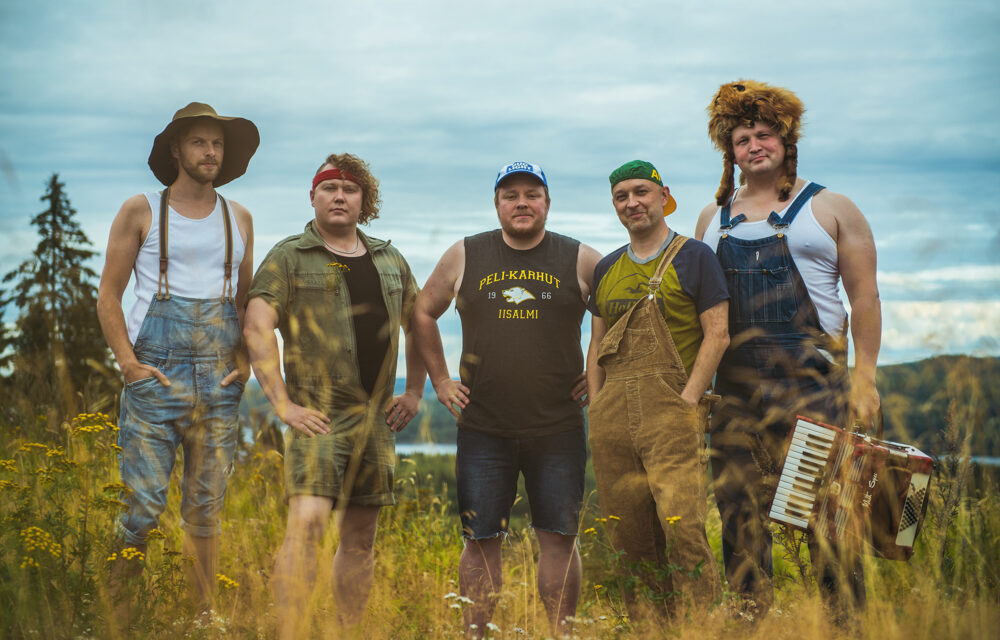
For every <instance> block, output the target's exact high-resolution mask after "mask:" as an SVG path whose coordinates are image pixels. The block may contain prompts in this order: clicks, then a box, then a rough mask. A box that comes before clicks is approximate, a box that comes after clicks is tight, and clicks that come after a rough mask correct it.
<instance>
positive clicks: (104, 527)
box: [0, 414, 1000, 640]
mask: <svg viewBox="0 0 1000 640" xmlns="http://www.w3.org/2000/svg"><path fill="white" fill-rule="evenodd" d="M116 437H117V433H116V428H115V425H114V424H113V423H111V422H110V421H109V420H108V419H107V418H106V417H105V416H103V415H99V414H82V415H80V416H77V417H76V418H75V419H73V420H72V421H69V422H67V423H65V424H63V425H62V427H61V429H60V430H59V432H58V433H52V432H51V431H50V432H48V435H47V437H46V438H40V439H42V440H44V441H35V440H33V439H29V438H26V437H24V436H23V435H22V433H21V431H20V430H18V429H5V430H4V431H3V432H2V441H0V637H2V638H120V637H130V636H129V635H127V634H126V633H124V632H123V630H122V629H119V628H117V626H116V625H115V623H114V618H113V616H111V615H110V611H111V610H112V603H111V602H110V596H109V591H108V572H109V567H110V565H111V562H112V559H113V558H115V557H118V556H116V554H122V553H123V552H122V550H121V549H118V548H116V547H115V544H114V520H115V518H116V516H117V515H118V514H119V513H120V511H121V509H122V506H123V505H122V503H121V502H120V501H119V499H118V497H119V492H120V490H121V485H120V484H119V483H118V471H117V456H118V451H117V446H116V445H115V442H116ZM952 438H953V439H954V441H955V442H956V443H957V445H959V446H958V447H957V449H959V450H960V448H961V447H960V444H961V442H962V438H963V434H962V433H959V432H958V430H955V433H953V434H952ZM452 464H453V459H452V458H450V457H448V456H430V457H425V456H413V457H411V458H401V459H400V460H399V461H398V464H397V469H396V478H397V479H396V482H397V498H398V505H397V506H396V507H394V508H389V509H384V510H383V513H382V516H381V520H380V523H379V526H380V529H379V534H378V540H377V543H376V550H375V554H376V568H375V571H376V576H375V586H374V589H373V592H372V597H371V601H370V603H369V608H368V611H367V613H366V615H365V619H364V622H363V629H362V637H365V638H401V639H403V638H458V637H461V609H462V607H463V606H465V605H464V604H463V602H462V601H461V599H460V598H458V597H456V596H455V593H456V592H457V591H458V586H457V576H458V558H459V553H460V551H461V539H460V535H459V528H458V518H457V515H456V513H455V511H456V510H455V505H454V498H453V496H454V480H453V478H454V474H453V470H452V468H451V465H452ZM280 470H281V458H280V455H279V454H278V453H276V452H275V451H272V450H261V449H249V450H246V451H243V452H241V456H240V461H239V462H238V464H237V467H236V472H235V473H234V474H233V476H232V478H231V480H230V484H229V491H228V494H227V503H226V509H225V515H224V519H223V524H222V528H223V533H222V538H221V541H222V546H221V553H220V562H219V575H218V596H217V601H216V611H215V615H214V617H213V618H212V619H211V620H204V619H201V620H196V619H195V618H193V617H192V616H191V614H190V612H189V611H188V609H187V608H186V607H185V605H184V604H183V601H184V594H185V593H186V589H185V587H184V582H183V575H184V562H186V560H185V558H184V557H183V556H182V554H181V553H180V552H179V549H180V548H181V532H180V529H179V527H178V522H177V517H178V516H177V511H178V509H177V503H178V499H179V490H178V488H177V487H176V486H173V487H172V489H171V493H170V506H169V507H168V511H167V513H166V514H165V515H164V517H163V518H162V520H161V524H160V528H159V529H158V530H156V531H155V532H154V534H153V535H152V536H151V539H150V544H149V549H148V557H134V558H131V559H129V560H128V562H142V563H144V564H145V567H146V570H145V572H144V573H143V575H142V578H141V579H140V580H138V581H137V582H136V584H135V585H134V586H133V588H134V593H135V602H136V604H135V606H134V608H133V616H134V619H133V630H132V634H133V636H132V637H149V638H175V637H189V638H269V637H273V635H274V625H275V620H274V615H273V609H272V605H271V591H270V588H269V579H270V575H271V572H272V568H273V564H274V556H275V553H276V552H277V550H278V547H279V546H280V543H281V540H282V536H283V534H284V527H285V515H286V511H285V505H284V501H283V493H282V485H281V474H280ZM994 481H995V479H994V478H993V477H991V476H990V475H989V474H985V475H983V474H972V473H971V470H970V467H969V466H968V463H965V464H957V463H955V462H954V461H944V462H942V463H941V464H939V471H938V474H937V476H936V477H935V479H934V483H933V492H932V496H931V503H930V507H929V509H928V513H927V519H926V520H925V524H924V529H923V531H922V532H921V536H920V538H919V541H918V549H917V553H916V555H915V556H914V558H913V559H912V560H911V561H910V562H909V563H899V562H887V561H880V560H874V559H869V560H868V566H867V567H866V569H867V576H868V597H869V606H868V608H867V610H866V611H865V612H864V613H863V614H862V615H861V616H860V617H859V619H858V621H857V624H856V625H855V627H854V628H853V629H852V630H850V631H843V630H839V629H837V628H832V627H830V626H829V625H828V624H827V622H826V619H825V617H824V614H823V612H822V608H821V605H820V603H819V598H818V596H817V595H816V588H815V585H814V584H813V583H812V582H811V581H810V580H809V579H808V578H803V576H802V574H801V569H802V568H803V567H802V566H801V564H802V562H804V561H805V560H804V558H799V559H798V561H796V555H795V554H794V549H791V550H789V549H782V548H780V547H779V546H778V545H776V554H777V555H778V556H779V557H777V558H776V587H777V594H776V603H775V608H774V610H773V611H772V613H771V615H770V616H768V617H767V618H765V619H764V620H761V621H757V622H756V623H755V624H750V623H748V622H746V621H742V620H737V619H734V618H733V616H731V615H730V614H729V608H728V607H727V604H728V602H729V600H730V596H727V597H726V600H725V601H724V602H723V603H722V604H721V606H720V607H718V608H717V609H716V610H715V612H714V613H713V614H712V615H711V616H710V617H709V619H708V620H704V621H699V622H698V623H697V624H696V623H692V622H688V623H685V624H681V625H678V626H676V627H671V628H659V627H651V626H649V625H648V624H644V623H642V622H636V621H632V620H629V619H628V617H627V616H626V615H625V612H624V607H623V605H622V599H621V592H620V587H621V585H622V584H623V582H622V580H621V579H620V578H618V577H617V575H616V573H615V572H614V571H613V566H614V563H615V558H616V553H615V550H614V549H612V548H610V545H609V542H608V540H609V536H608V529H607V527H608V526H613V524H614V523H613V522H612V523H605V522H601V521H599V520H597V517H598V516H599V510H598V509H597V504H596V499H597V498H596V495H594V494H593V493H591V494H590V495H589V497H588V505H587V510H586V514H585V516H584V518H583V522H582V523H581V524H582V526H581V531H584V532H585V533H583V534H581V538H580V549H581V555H582V558H583V565H584V587H583V594H582V598H581V605H580V607H579V611H578V619H577V621H576V623H575V627H574V633H575V634H576V636H578V637H580V638H661V637H674V638H721V637H726V638H729V637H733V636H736V637H747V638H761V639H763V638H767V639H772V638H828V637H852V638H853V637H862V638H873V639H874V638H877V639H879V640H895V639H899V640H904V639H905V640H920V639H924V638H927V639H932V638H933V639H935V640H938V639H940V638H994V637H997V634H998V633H1000V602H998V600H1000V494H998V491H997V487H996V485H995V484H994ZM706 499H709V498H708V497H706ZM522 506H523V505H518V508H520V507H522ZM710 507H711V508H710V509H709V513H710V516H711V517H712V519H711V520H710V523H709V538H710V540H711V542H712V545H713V548H714V549H715V550H716V553H717V554H718V547H719V523H718V516H717V513H716V511H715V508H714V505H710ZM519 513H521V514H522V515H520V516H519V517H518V518H516V519H515V521H514V522H513V526H512V532H513V535H511V536H510V538H509V540H508V543H507V544H506V546H505V548H504V558H505V565H504V588H503V592H502V595H501V597H500V599H499V605H498V607H497V613H496V616H495V618H494V621H493V622H494V624H495V628H494V629H492V630H491V635H492V637H495V638H544V637H547V636H548V624H547V621H546V618H545V613H544V610H543V608H542V605H541V602H540V600H539V598H538V596H537V590H536V588H535V586H534V582H535V573H534V572H535V564H534V558H535V557H536V554H537V546H536V545H535V543H534V541H533V538H532V536H531V534H530V532H529V529H528V528H527V526H526V523H525V520H524V517H523V510H522V511H519ZM793 546H794V545H793ZM335 548H336V533H335V531H333V530H332V529H331V533H330V534H328V535H327V538H326V540H325V541H324V546H323V548H322V552H321V557H320V559H319V567H320V576H319V580H318V581H317V584H318V585H319V588H318V589H317V590H316V592H315V594H314V596H313V598H312V600H311V602H310V605H309V613H310V619H311V629H312V635H313V636H314V637H335V636H334V631H333V629H334V627H333V619H334V615H333V611H334V606H335V604H334V603H333V601H332V598H331V596H330V589H329V588H328V586H327V585H328V584H329V582H328V578H329V568H330V565H331V561H332V557H333V551H334V549H335ZM720 566H721V565H720ZM716 570H718V567H717V568H716Z"/></svg>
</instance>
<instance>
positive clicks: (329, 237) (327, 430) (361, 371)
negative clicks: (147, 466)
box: [244, 154, 426, 638]
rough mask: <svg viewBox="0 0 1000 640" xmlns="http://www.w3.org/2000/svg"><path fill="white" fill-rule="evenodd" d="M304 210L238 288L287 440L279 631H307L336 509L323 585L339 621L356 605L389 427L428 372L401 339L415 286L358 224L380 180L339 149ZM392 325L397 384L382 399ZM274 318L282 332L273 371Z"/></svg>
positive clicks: (389, 250) (394, 426) (404, 415)
mask: <svg viewBox="0 0 1000 640" xmlns="http://www.w3.org/2000/svg"><path fill="white" fill-rule="evenodd" d="M309 195H310V199H311V201H312V206H313V211H314V216H315V217H314V219H313V220H310V221H309V223H308V224H306V228H305V231H304V232H303V233H301V234H299V235H296V236H291V237H290V238H286V239H285V240H282V241H281V242H279V243H278V244H277V245H275V247H274V248H273V249H271V251H270V253H268V255H267V257H266V258H265V259H264V262H263V263H262V264H261V266H260V268H259V269H258V270H257V274H256V276H254V280H253V285H252V286H251V288H250V292H249V298H250V302H249V305H248V307H247V313H246V318H247V320H246V329H245V331H244V335H245V338H246V341H247V346H248V348H249V350H250V358H251V362H252V364H253V369H254V373H256V375H257V379H258V380H259V381H260V384H261V387H262V388H263V390H264V393H265V394H266V395H267V398H268V400H270V401H271V404H272V405H273V406H274V409H275V411H276V412H277V414H278V417H279V418H280V419H281V420H282V421H283V422H284V423H285V424H287V425H288V426H289V427H291V429H290V430H289V432H288V435H287V437H286V445H285V491H286V495H287V498H288V527H287V530H286V532H285V540H284V543H283V544H282V547H281V551H280V552H279V554H278V559H277V562H276V566H275V575H274V590H275V598H276V601H277V607H278V609H277V614H278V636H279V637H280V638H295V637H300V636H301V635H307V632H306V630H307V629H308V626H307V623H306V621H305V620H303V615H302V614H303V611H304V608H305V603H306V602H307V601H308V599H309V594H310V592H311V591H312V587H313V584H314V583H315V580H316V554H317V551H318V547H319V542H320V539H321V538H322V536H323V533H324V532H325V531H326V528H327V525H328V523H329V520H330V514H331V512H332V511H333V510H334V509H336V510H337V514H338V519H337V524H338V527H339V530H340V544H339V546H338V548H337V553H336V556H335V557H334V561H333V590H334V596H335V598H336V601H337V619H338V623H339V624H340V625H341V627H342V628H351V627H354V626H356V625H357V623H358V622H359V621H360V619H361V616H362V614H363V613H364V607H365V603H366V602H367V600H368V594H369V593H370V591H371V586H372V578H373V573H374V553H373V548H374V544H375V526H376V522H377V521H378V514H379V510H380V509H381V508H382V507H383V506H387V505H391V504H394V502H395V499H394V497H393V493H392V487H393V465H394V458H395V455H394V435H393V432H395V431H399V430H401V429H403V428H404V427H405V426H406V425H407V423H408V422H409V421H410V419H411V418H412V417H413V416H414V415H415V414H416V412H417V408H418V405H419V403H420V398H421V396H422V395H423V386H424V380H425V378H426V374H425V371H424V367H423V365H422V364H421V361H420V359H419V358H418V357H417V356H416V349H415V347H414V346H413V345H414V344H415V341H413V340H410V339H409V335H410V315H411V311H412V309H413V304H414V301H415V300H416V297H417V285H416V281H415V280H414V278H413V274H412V273H411V272H410V267H409V265H408V264H407V263H406V261H405V260H404V259H403V256H401V255H400V254H399V252H398V251H396V249H394V248H393V247H391V246H390V245H389V243H388V242H386V241H384V240H378V239H376V238H372V237H369V236H367V235H365V234H364V233H362V232H361V231H360V230H359V229H358V224H359V223H360V224H366V223H368V222H369V221H370V220H372V219H374V218H376V217H377V216H378V208H379V204H380V201H379V191H378V181H377V180H376V179H375V177H374V176H373V175H372V174H371V171H370V170H369V168H368V165H367V164H366V163H365V162H364V161H363V160H361V159H360V158H358V157H356V156H353V155H350V154H340V155H331V156H329V157H328V158H327V159H326V162H324V163H323V165H322V166H321V167H320V168H319V170H318V171H317V172H316V176H315V177H314V178H313V188H312V191H311V192H310V194H309ZM400 328H402V329H403V331H405V332H406V334H407V340H406V390H405V392H404V393H403V394H402V395H399V396H396V397H393V389H394V385H395V382H396V354H397V351H398V347H399V330H400ZM275 329H277V330H278V331H279V332H280V333H281V337H282V340H283V341H284V374H285V377H284V379H282V376H281V368H280V366H279V357H278V341H277V338H276V337H275V333H274V332H275Z"/></svg>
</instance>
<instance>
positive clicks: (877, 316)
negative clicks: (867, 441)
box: [816, 192, 882, 426]
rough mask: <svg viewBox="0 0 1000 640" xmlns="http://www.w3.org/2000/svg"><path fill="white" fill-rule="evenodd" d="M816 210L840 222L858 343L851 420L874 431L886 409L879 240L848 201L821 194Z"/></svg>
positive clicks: (840, 251)
mask: <svg viewBox="0 0 1000 640" xmlns="http://www.w3.org/2000/svg"><path fill="white" fill-rule="evenodd" d="M821 196H822V197H821ZM816 208H817V209H818V211H817V215H821V214H822V213H824V212H826V211H829V212H830V213H832V214H833V216H834V217H835V219H836V221H837V235H836V240H837V261H838V263H839V265H840V277H841V280H843V282H844V292H845V293H846V294H847V300H848V301H849V302H850V304H851V322H850V325H851V337H852V338H853V339H854V373H853V375H852V376H851V391H850V412H851V416H850V418H851V420H852V422H853V421H857V422H859V423H861V424H862V425H865V426H868V425H871V424H872V421H873V419H874V418H875V414H876V413H877V412H878V408H879V406H880V404H881V400H880V398H879V395H878V389H876V388H875V368H876V366H877V364H878V352H879V349H880V348H881V345H882V303H881V301H880V300H879V294H878V284H877V283H876V280H875V273H876V266H877V261H876V256H875V240H874V238H873V237H872V231H871V228H870V227H869V226H868V221H867V220H865V217H864V215H863V214H862V213H861V211H860V210H859V209H858V208H857V206H855V204H854V203H853V202H851V200H850V199H848V198H847V197H845V196H842V195H840V194H837V193H826V192H820V193H819V194H818V195H817V196H816Z"/></svg>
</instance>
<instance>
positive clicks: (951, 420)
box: [876, 356, 1000, 457]
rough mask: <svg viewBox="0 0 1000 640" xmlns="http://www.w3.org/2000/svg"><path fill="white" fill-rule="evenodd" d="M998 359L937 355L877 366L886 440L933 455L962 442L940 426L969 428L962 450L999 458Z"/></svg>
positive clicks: (952, 449)
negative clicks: (966, 443)
mask: <svg viewBox="0 0 1000 640" xmlns="http://www.w3.org/2000/svg"><path fill="white" fill-rule="evenodd" d="M997 380H1000V358H974V357H971V356H939V357H936V358H928V359H926V360H921V361H919V362H913V363H908V364H900V365H891V366H886V367H880V368H879V370H878V377H877V380H876V383H877V385H878V389H879V392H880V394H881V396H882V407H883V410H884V412H885V435H886V439H889V440H896V441H899V442H905V443H908V444H913V445H915V446H917V447H919V448H920V449H922V450H923V451H925V452H927V453H932V454H935V455H938V456H944V455H954V454H956V453H957V452H958V451H957V449H956V447H957V446H959V445H960V444H961V443H959V442H956V441H954V440H953V439H951V440H949V437H948V435H947V434H946V433H945V426H946V425H948V424H952V425H954V426H959V425H960V426H963V427H966V426H967V427H970V430H969V433H970V436H971V437H970V439H969V442H968V448H967V451H966V454H972V455H979V456H994V457H1000V388H998V387H997V385H996V384H995V382H996V381H997Z"/></svg>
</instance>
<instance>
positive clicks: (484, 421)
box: [456, 229, 585, 438]
mask: <svg viewBox="0 0 1000 640" xmlns="http://www.w3.org/2000/svg"><path fill="white" fill-rule="evenodd" d="M579 248H580V243H579V242H578V241H576V240H573V239H572V238H567V237H566V236H562V235H559V234H557V233H552V232H551V231H547V232H546V233H545V236H544V237H543V238H542V241H541V242H540V243H539V244H538V246H536V247H534V248H533V249H528V250H525V251H521V250H517V249H512V248H510V247H509V246H507V243H505V242H504V241H503V236H502V234H501V232H500V230H499V229H497V230H494V231H488V232H486V233H480V234H478V235H474V236H469V237H467V238H466V239H465V274H464V275H463V276H462V286H461V288H460V289H459V291H458V300H457V301H456V307H457V309H458V313H459V315H460V316H461V318H462V364H461V372H460V373H461V377H462V382H463V383H464V384H465V385H466V386H467V387H469V389H470V391H471V393H470V397H469V405H468V406H467V407H466V408H465V409H464V410H463V411H462V415H461V417H460V418H459V420H458V426H459V428H462V429H471V430H473V431H480V432H483V433H488V434H491V435H497V436H504V437H511V438H515V437H533V436H543V435H550V434H554V433H560V432H563V431H569V430H571V429H578V428H582V427H583V410H582V409H581V408H580V407H579V406H577V404H576V402H575V401H574V400H573V396H572V390H573V382H574V380H575V379H576V377H577V376H578V375H579V374H580V372H582V371H583V352H582V351H581V349H580V322H581V320H582V319H583V312H584V309H585V304H584V302H583V299H582V298H581V293H580V285H579V283H578V281H577V275H576V261H577V254H578V253H579Z"/></svg>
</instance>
